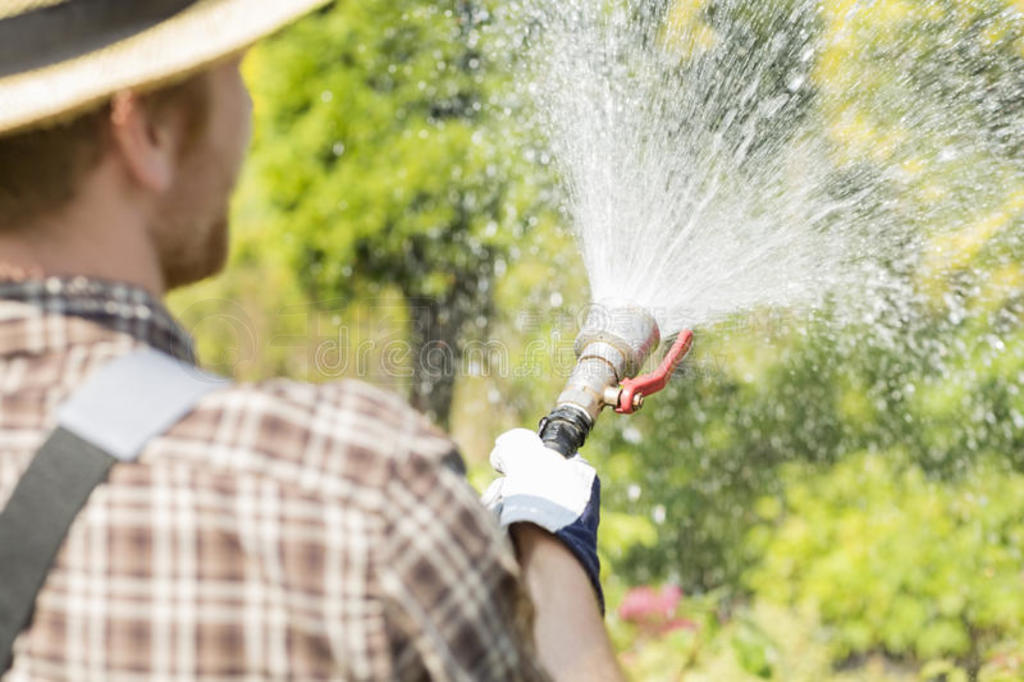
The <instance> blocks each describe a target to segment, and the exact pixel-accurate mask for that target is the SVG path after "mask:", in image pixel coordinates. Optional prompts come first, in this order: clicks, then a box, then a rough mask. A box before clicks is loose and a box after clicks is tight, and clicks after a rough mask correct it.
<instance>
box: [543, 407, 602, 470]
mask: <svg viewBox="0 0 1024 682" xmlns="http://www.w3.org/2000/svg"><path fill="white" fill-rule="evenodd" d="M593 427H594V423H593V422H592V421H590V419H589V418H588V417H587V415H586V414H585V413H584V412H583V411H582V410H580V409H578V408H575V407H572V406H569V405H562V406H560V407H556V408H555V409H553V410H551V412H550V413H549V414H548V416H546V417H544V418H543V419H541V420H540V430H539V431H538V433H539V434H540V439H541V440H542V441H544V445H545V446H547V447H548V448H550V449H551V450H554V451H555V452H559V453H561V454H562V456H563V457H565V458H566V459H568V458H569V457H572V456H573V455H575V454H576V453H577V452H578V451H579V449H580V448H582V447H583V443H584V442H586V440H587V436H589V435H590V429H592V428H593Z"/></svg>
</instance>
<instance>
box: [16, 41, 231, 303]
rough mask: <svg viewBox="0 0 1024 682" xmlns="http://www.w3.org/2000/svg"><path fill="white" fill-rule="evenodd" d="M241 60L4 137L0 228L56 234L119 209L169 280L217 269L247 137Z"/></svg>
mask: <svg viewBox="0 0 1024 682" xmlns="http://www.w3.org/2000/svg"><path fill="white" fill-rule="evenodd" d="M238 63H239V58H238V57H233V58H230V59H228V60H227V61H224V62H222V63H220V64H218V65H216V66H214V67H212V68H210V69H208V70H206V71H203V72H201V73H200V74H198V75H195V76H192V77H190V78H188V79H187V80H185V81H184V82H181V83H178V84H175V85H172V86H169V87H166V88H163V89H159V90H156V91H154V92H150V93H146V94H137V93H134V92H132V91H124V92H119V93H116V94H115V95H114V96H113V97H112V98H111V99H110V101H109V102H107V103H106V104H104V105H102V106H101V107H99V108H98V109H95V110H94V111H91V112H88V113H86V114H84V115H81V116H79V117H77V118H76V119H74V120H72V121H70V122H68V123H64V124H62V125H59V126H50V127H46V128H40V129H35V130H30V131H28V132H25V133H21V134H16V135H14V136H8V137H0V237H2V236H3V235H4V234H5V233H6V235H7V236H11V235H12V234H18V235H21V236H23V237H25V238H26V239H33V238H34V237H35V236H37V235H33V234H32V232H33V231H37V232H38V233H40V234H39V235H38V236H39V237H40V238H42V233H44V232H45V233H47V238H50V239H57V238H59V236H58V235H57V234H54V230H56V231H57V232H59V231H60V226H62V225H69V224H71V223H72V222H74V221H73V217H74V216H75V215H76V214H78V213H80V212H81V211H87V210H90V208H93V207H96V206H97V205H102V206H105V207H113V208H118V207H120V208H123V209H124V211H125V212H127V213H129V214H130V215H132V216H134V217H136V218H137V219H138V221H139V224H140V226H141V229H143V230H144V231H145V235H144V237H145V239H146V240H148V241H149V242H150V243H151V244H152V246H153V252H154V254H155V257H156V259H157V261H158V267H159V269H160V274H161V278H162V280H163V285H164V287H165V288H167V289H170V288H173V287H176V286H181V285H183V284H188V283H191V282H194V281H197V280H199V279H202V278H204V277H206V276H209V275H211V274H213V273H215V272H216V271H217V270H219V269H220V267H221V266H222V265H223V263H224V260H225V257H226V254H227V214H228V202H229V197H230V194H231V190H232V188H233V186H234V184H235V181H236V178H237V175H238V170H239V167H240V165H241V162H242V159H243V157H244V150H245V148H246V146H247V142H248V139H249V128H250V100H249V97H248V93H247V92H246V89H245V86H244V84H243V82H242V79H241V76H240V74H239V70H238ZM111 229H114V228H113V227H112V228H111ZM127 237H128V240H129V241H131V235H128V236H127ZM110 255H111V257H116V254H110Z"/></svg>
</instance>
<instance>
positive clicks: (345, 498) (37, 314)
mask: <svg viewBox="0 0 1024 682" xmlns="http://www.w3.org/2000/svg"><path fill="white" fill-rule="evenodd" d="M140 344H149V345H151V346H153V347H155V348H157V349H159V350H162V351H165V352H167V353H170V354H172V355H175V356H177V357H178V358H182V359H185V360H190V361H191V360H192V358H193V352H192V343H191V340H190V339H189V337H188V335H187V334H186V333H184V332H183V331H182V330H181V329H180V327H179V326H178V325H177V324H176V323H175V322H174V320H173V319H172V318H171V316H170V315H169V314H168V313H167V311H166V310H165V309H164V308H163V307H162V306H161V305H160V304H159V303H158V302H156V301H155V300H153V299H152V298H150V297H149V296H148V295H146V294H145V293H144V292H142V291H140V290H138V289H135V288H131V287H127V286H123V285H115V284H106V283H100V282H96V281H91V280H86V279H84V278H76V279H70V280H63V279H47V280H45V281H30V282H21V283H0V385H2V387H3V388H2V391H0V505H3V504H6V501H7V499H8V497H9V496H10V493H11V491H12V490H13V488H14V486H15V484H16V483H17V481H18V479H19V477H20V475H21V474H22V472H23V471H24V470H25V468H26V467H27V466H28V463H29V461H30V459H31V458H32V456H33V455H34V453H35V451H36V449H37V448H38V447H39V446H40V445H41V444H42V442H43V439H44V437H45V436H46V435H47V434H48V432H49V430H50V429H52V428H53V426H54V410H55V408H56V407H57V406H58V405H59V404H60V403H61V402H62V401H64V400H65V399H66V398H67V397H68V395H69V393H71V392H72V391H73V390H74V389H75V388H76V387H77V386H78V385H79V384H80V383H81V382H82V381H83V379H84V378H85V377H86V376H87V375H88V374H89V373H90V372H92V371H93V370H95V369H96V368H97V367H99V366H100V365H102V364H103V363H104V362H105V361H107V360H109V359H111V358H113V357H116V356H118V355H120V354H123V353H126V352H128V351H130V350H132V349H133V348H135V347H137V346H139V345H140ZM154 390H159V388H158V387H154ZM453 457H454V458H457V454H456V451H455V449H454V446H453V444H452V442H451V441H450V440H449V439H447V438H446V437H445V436H443V435H442V434H441V433H439V432H437V431H436V430H434V429H433V428H432V427H431V426H429V425H428V424H427V422H426V421H425V420H424V419H423V418H421V417H420V416H418V415H417V414H416V413H415V412H413V411H412V410H411V409H410V408H409V407H408V406H406V405H405V404H404V403H403V402H402V401H401V400H400V399H398V398H396V397H394V396H391V395H389V394H387V393H384V392H382V391H379V390H376V389H374V388H371V387H370V386H367V385H365V384H362V383H359V382H352V381H345V382H340V383H335V384H329V385H323V386H316V385H310V384H304V383H297V382H294V381H285V380H275V381H270V382H266V383H262V384H256V385H251V384H250V385H235V386H232V387H230V388H228V389H225V390H221V391H217V392H215V393H212V394H210V395H208V396H207V397H206V398H204V399H203V400H202V402H201V403H200V404H199V406H198V408H197V409H196V410H195V411H194V412H193V413H192V414H191V415H189V416H188V417H186V418H185V419H184V420H183V421H182V422H180V423H179V424H177V425H176V426H175V427H173V428H172V429H171V430H170V431H169V432H167V433H166V434H165V435H163V436H162V437H159V438H157V439H155V440H154V441H152V442H151V443H150V444H149V445H148V446H147V447H146V449H145V451H144V452H143V454H142V456H141V458H140V460H139V461H138V462H137V463H133V464H122V465H118V466H115V467H114V469H113V471H112V473H111V476H110V479H109V482H108V483H107V484H106V485H103V486H100V487H99V488H97V489H96V490H95V492H94V493H93V495H92V497H91V498H90V499H89V502H88V503H87V504H86V506H85V508H84V509H83V511H82V512H81V513H80V514H79V516H78V518H77V519H76V521H75V522H74V524H73V525H72V527H71V530H70V533H69V535H68V537H67V539H66V541H65V543H64V545H63V547H62V549H61V551H60V553H59V555H58V557H57V559H56V562H55V564H54V567H53V569H52V571H51V572H50V574H49V576H48V578H47V581H46V584H45V586H44V588H43V590H42V591H41V592H40V594H39V598H38V600H37V602H36V610H35V613H34V616H33V620H32V624H31V626H30V627H29V628H28V629H27V630H25V631H24V632H23V633H22V634H21V636H20V637H19V638H18V640H17V642H16V644H15V650H14V663H13V665H12V667H11V669H10V670H9V671H8V673H7V674H6V675H5V676H3V682H27V681H29V680H32V681H37V680H73V681H75V682H82V681H88V680H103V681H104V682H107V681H109V682H130V681H136V680H139V681H141V680H147V681H148V680H203V681H207V680H208V681H210V682H212V681H213V680H321V679H353V680H370V679H373V680H392V679H399V680H421V679H439V680H440V679H444V680H449V679H450V680H474V681H477V680H508V679H545V675H544V673H543V672H542V671H540V670H539V668H538V664H537V663H536V658H535V655H534V652H533V648H532V644H531V636H530V635H529V634H528V633H529V632H530V618H531V615H530V614H531V609H530V606H529V602H528V600H527V599H526V597H525V595H524V592H523V590H522V587H521V585H520V583H519V580H518V572H517V571H518V569H517V565H516V563H515V559H514V557H513V555H512V553H511V551H510V548H509V544H508V542H507V541H506V540H505V538H504V537H503V535H502V534H501V533H500V531H499V530H498V528H497V525H496V524H495V522H494V520H493V519H492V518H491V517H490V515H489V514H488V513H487V512H486V511H485V510H484V509H483V508H482V507H481V506H480V504H479V503H478V501H477V497H476V495H475V493H474V492H473V491H472V489H471V488H470V487H469V486H468V485H467V484H466V483H465V481H464V479H463V478H462V476H461V475H459V474H457V473H456V472H455V471H453V470H452V468H451V467H449V466H446V465H445V461H446V460H451V459H452V458H453ZM0 551H3V548H0Z"/></svg>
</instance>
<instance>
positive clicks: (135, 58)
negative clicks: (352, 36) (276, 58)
mask: <svg viewBox="0 0 1024 682" xmlns="http://www.w3.org/2000/svg"><path fill="white" fill-rule="evenodd" d="M327 1H328V0H0V135H3V134H5V133H11V132H14V131H17V130H20V129H24V128H29V127H35V126H42V125H44V124H46V123H53V122H56V121H59V120H62V119H66V118H70V117H72V116H73V115H74V114H75V113H77V112H81V111H83V110H85V109H87V108H88V107H89V106H90V105H95V104H99V103H100V102H102V101H103V100H105V99H106V98H108V97H109V96H110V95H112V94H113V93H115V92H117V91H119V90H124V89H128V88H142V89H148V88H155V87H158V86H160V85H163V84H166V83H169V82H171V81H174V80H178V79H181V78H184V77H185V76H187V75H189V74H191V73H194V72H196V71H200V70H202V69H203V68H204V67H207V66H209V65H211V64H212V63H214V62H216V61H217V60H218V59H220V58H222V57H224V56H226V55H229V54H231V53H233V52H237V51H238V50H241V49H244V48H246V47H248V46H249V45H251V44H252V43H254V42H256V41H257V40H259V39H260V38H262V37H264V36H266V35H268V34H270V33H273V32H274V31H275V30H277V29H278V28H281V27H282V26H284V25H285V24H287V23H289V22H291V21H292V20H294V19H296V18H298V17H300V16H302V15H303V14H305V13H307V12H309V11H310V10H312V9H314V8H316V7H319V6H321V5H325V4H326V3H327Z"/></svg>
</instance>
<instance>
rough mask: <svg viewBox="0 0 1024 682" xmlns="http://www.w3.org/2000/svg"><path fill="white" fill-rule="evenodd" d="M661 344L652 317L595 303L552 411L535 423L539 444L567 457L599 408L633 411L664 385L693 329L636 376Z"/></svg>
mask: <svg viewBox="0 0 1024 682" xmlns="http://www.w3.org/2000/svg"><path fill="white" fill-rule="evenodd" d="M659 343H661V331H660V330H659V329H658V323H657V322H656V321H655V319H654V317H652V316H651V314H650V313H648V312H647V311H646V310H644V309H642V308H636V307H619V308H601V307H595V308H594V309H592V310H591V312H590V314H589V315H588V316H587V321H586V322H585V323H584V325H583V328H582V330H581V331H580V333H579V336H577V337H576V345H575V348H574V350H575V352H576V357H577V361H576V366H575V368H574V369H573V371H572V374H571V375H570V376H569V379H568V381H566V384H565V388H563V389H562V393H561V394H560V395H559V396H558V401H557V404H556V406H555V409H553V410H552V411H551V412H550V413H549V414H548V415H547V416H546V417H544V419H542V420H541V422H540V431H539V433H540V437H541V440H543V441H544V444H545V445H546V446H547V447H549V448H551V449H552V450H555V451H557V452H560V453H561V454H562V455H564V456H565V457H572V456H573V455H574V454H576V452H577V451H578V450H579V449H580V448H581V447H583V443H584V442H585V441H586V440H587V436H588V435H590V431H591V429H593V428H594V424H595V423H596V422H597V418H598V417H599V416H600V414H601V411H602V410H604V408H606V407H611V408H613V409H614V410H615V411H616V412H618V413H619V414H633V413H635V412H636V411H637V410H639V409H640V408H641V407H643V404H644V399H645V398H646V397H647V396H649V395H652V394H654V393H657V392H658V391H660V390H661V389H663V388H664V387H665V385H666V384H667V383H668V380H669V378H670V377H671V376H672V373H673V372H674V371H675V369H676V367H677V366H678V365H679V363H680V362H682V360H683V358H685V357H686V355H687V354H688V353H689V352H690V348H691V347H692V346H693V332H692V331H690V330H684V331H682V332H680V334H679V336H678V337H677V338H676V340H675V343H673V344H672V348H671V349H670V350H669V352H668V353H667V354H666V355H665V358H664V360H662V362H661V364H660V365H659V366H658V368H657V369H656V370H655V371H654V372H652V373H650V374H645V375H643V376H637V374H639V372H640V369H641V368H642V367H643V366H644V363H645V362H647V359H648V358H649V357H650V355H651V353H653V352H654V350H655V349H656V348H657V347H658V344H659Z"/></svg>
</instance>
